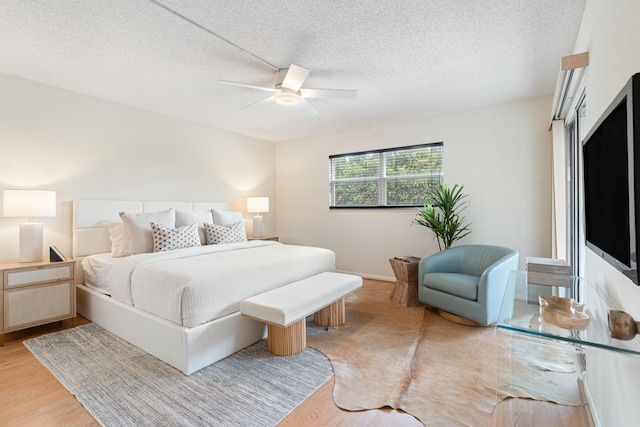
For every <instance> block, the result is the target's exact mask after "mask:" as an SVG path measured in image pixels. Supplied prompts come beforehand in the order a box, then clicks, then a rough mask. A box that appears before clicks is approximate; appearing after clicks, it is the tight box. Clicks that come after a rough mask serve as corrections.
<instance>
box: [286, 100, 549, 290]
mask: <svg viewBox="0 0 640 427" xmlns="http://www.w3.org/2000/svg"><path fill="white" fill-rule="evenodd" d="M551 102H552V99H551V97H544V98H538V99H533V100H528V101H524V102H515V103H510V104H504V105H498V106H493V107H489V108H483V109H478V110H472V111H465V112H461V113H455V114H448V115H443V116H438V117H431V118H425V119H424V120H419V121H410V122H404V123H395V124H382V125H379V126H375V127H369V128H364V129H359V130H354V131H350V132H342V133H336V134H329V135H323V136H318V137H312V138H306V139H301V140H295V141H290V142H285V143H278V144H277V146H276V194H277V197H278V203H277V210H278V217H277V221H276V226H277V229H278V234H279V235H280V237H281V240H283V241H286V242H289V243H295V244H307V245H315V246H323V247H327V248H330V249H332V250H334V251H335V252H336V255H337V268H338V269H339V270H342V271H351V272H356V273H360V274H364V275H366V276H369V277H378V278H387V279H391V278H393V272H392V270H391V267H390V265H389V261H388V259H389V258H391V257H393V256H395V255H416V256H424V255H428V254H431V253H434V252H436V251H437V250H438V247H437V243H436V241H435V240H434V239H433V234H432V233H431V232H429V231H428V230H427V229H425V228H424V227H420V226H416V225H412V221H413V219H414V218H415V212H416V210H415V209H406V210H399V209H379V210H357V209H353V210H329V208H328V205H329V195H328V191H329V181H328V180H329V166H328V161H329V160H328V157H329V155H332V154H340V153H348V152H356V151H364V150H371V149H381V148H390V147H398V146H406V145H412V144H422V143H428V142H438V141H443V142H444V165H445V166H444V169H445V181H446V182H447V183H449V184H456V183H457V184H462V185H464V191H465V193H467V194H468V200H469V202H470V205H469V207H468V208H467V210H466V217H467V219H468V220H469V221H470V222H471V229H472V233H471V234H470V235H469V236H468V237H466V238H464V239H463V240H461V241H460V242H459V243H458V244H462V243H486V244H496V245H504V246H510V247H513V248H515V249H517V250H518V251H519V252H520V255H521V258H520V266H521V267H524V259H525V257H526V256H550V254H551V239H550V234H551V233H550V227H551V221H550V213H551V202H550V198H551V196H550V189H551V169H550V168H551V161H550V159H551V136H550V132H548V125H549V123H548V120H549V111H550V108H551Z"/></svg>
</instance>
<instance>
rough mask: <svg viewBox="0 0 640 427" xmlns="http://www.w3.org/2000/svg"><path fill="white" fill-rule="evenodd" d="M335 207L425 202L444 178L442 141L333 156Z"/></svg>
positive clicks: (331, 180) (332, 200)
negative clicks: (430, 192) (427, 195)
mask: <svg viewBox="0 0 640 427" xmlns="http://www.w3.org/2000/svg"><path fill="white" fill-rule="evenodd" d="M329 171H330V176H329V197H330V206H331V207H409V206H423V205H424V201H425V196H426V194H428V193H429V191H432V190H433V189H435V188H437V186H438V185H439V184H440V183H441V182H442V180H443V157H442V143H435V144H426V145H417V146H412V147H402V148H394V149H389V150H380V151H376V152H366V153H352V154H347V155H339V156H331V157H329Z"/></svg>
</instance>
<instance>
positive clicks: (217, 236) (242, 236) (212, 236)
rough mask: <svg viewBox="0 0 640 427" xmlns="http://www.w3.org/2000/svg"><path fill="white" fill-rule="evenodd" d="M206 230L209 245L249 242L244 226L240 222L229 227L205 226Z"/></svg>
mask: <svg viewBox="0 0 640 427" xmlns="http://www.w3.org/2000/svg"><path fill="white" fill-rule="evenodd" d="M204 230H205V232H206V233H207V245H218V244H222V243H237V242H246V241H247V234H246V233H245V232H244V224H243V223H242V221H238V222H236V223H235V224H231V225H229V226H226V225H217V224H205V225H204Z"/></svg>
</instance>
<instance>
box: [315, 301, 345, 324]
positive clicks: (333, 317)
mask: <svg viewBox="0 0 640 427" xmlns="http://www.w3.org/2000/svg"><path fill="white" fill-rule="evenodd" d="M344 321H345V319H344V298H341V299H339V300H338V301H336V302H334V303H333V304H329V305H328V306H326V307H325V308H323V309H320V310H318V311H316V312H315V313H314V314H313V323H315V324H316V325H319V326H340V325H344Z"/></svg>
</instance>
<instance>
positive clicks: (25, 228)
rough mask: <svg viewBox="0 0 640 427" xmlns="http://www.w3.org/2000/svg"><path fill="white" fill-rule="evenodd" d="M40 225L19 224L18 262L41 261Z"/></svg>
mask: <svg viewBox="0 0 640 427" xmlns="http://www.w3.org/2000/svg"><path fill="white" fill-rule="evenodd" d="M42 258H43V256H42V224H41V223H38V222H28V223H24V224H20V257H19V258H18V260H19V261H20V262H35V261H42Z"/></svg>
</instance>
